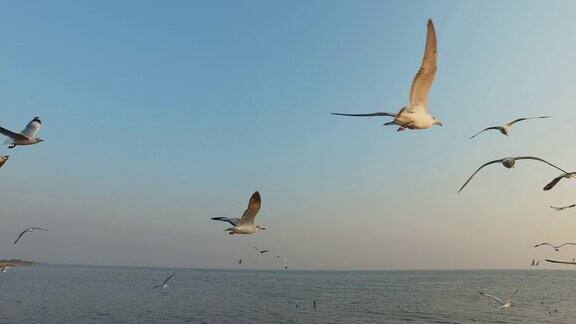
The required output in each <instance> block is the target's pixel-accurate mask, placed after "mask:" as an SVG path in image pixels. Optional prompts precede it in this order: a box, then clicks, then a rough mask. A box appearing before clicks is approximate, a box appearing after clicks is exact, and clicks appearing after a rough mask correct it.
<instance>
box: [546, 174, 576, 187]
mask: <svg viewBox="0 0 576 324" xmlns="http://www.w3.org/2000/svg"><path fill="white" fill-rule="evenodd" d="M573 175H576V172H570V173H564V174H561V175H559V176H557V177H556V178H554V179H553V180H552V181H550V183H548V184H547V185H545V186H544V188H543V190H544V191H548V190H550V189H552V188H554V186H556V184H558V182H560V180H562V178H571V177H572V176H573Z"/></svg>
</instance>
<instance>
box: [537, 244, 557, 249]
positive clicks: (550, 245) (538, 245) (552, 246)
mask: <svg viewBox="0 0 576 324" xmlns="http://www.w3.org/2000/svg"><path fill="white" fill-rule="evenodd" d="M544 245H548V246H549V247H551V248H553V249H556V247H555V246H554V245H552V244H550V243H540V244H536V245H534V247H535V248H537V247H540V246H544Z"/></svg>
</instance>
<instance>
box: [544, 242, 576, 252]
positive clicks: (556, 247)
mask: <svg viewBox="0 0 576 324" xmlns="http://www.w3.org/2000/svg"><path fill="white" fill-rule="evenodd" d="M543 245H548V246H550V247H552V248H553V249H554V251H560V248H561V247H563V246H564V245H576V243H570V242H568V243H564V244H562V245H552V244H550V243H540V244H536V245H534V247H535V248H536V247H539V246H543Z"/></svg>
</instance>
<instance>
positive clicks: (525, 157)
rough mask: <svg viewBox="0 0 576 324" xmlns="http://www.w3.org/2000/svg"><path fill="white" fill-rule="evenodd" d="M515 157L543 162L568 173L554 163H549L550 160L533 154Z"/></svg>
mask: <svg viewBox="0 0 576 324" xmlns="http://www.w3.org/2000/svg"><path fill="white" fill-rule="evenodd" d="M515 159H516V160H536V161H540V162H544V163H546V164H548V165H549V166H551V167H553V168H556V169H558V170H560V171H562V172H564V174H566V173H568V172H566V171H564V170H562V169H560V168H559V167H557V166H555V165H554V164H552V163H550V162H548V161H546V160H544V159H541V158H539V157H535V156H519V157H516V158H515Z"/></svg>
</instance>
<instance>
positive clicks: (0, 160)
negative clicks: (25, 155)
mask: <svg viewBox="0 0 576 324" xmlns="http://www.w3.org/2000/svg"><path fill="white" fill-rule="evenodd" d="M9 157H10V156H9V155H0V168H1V167H2V166H3V165H4V163H6V161H8V158H9Z"/></svg>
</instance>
